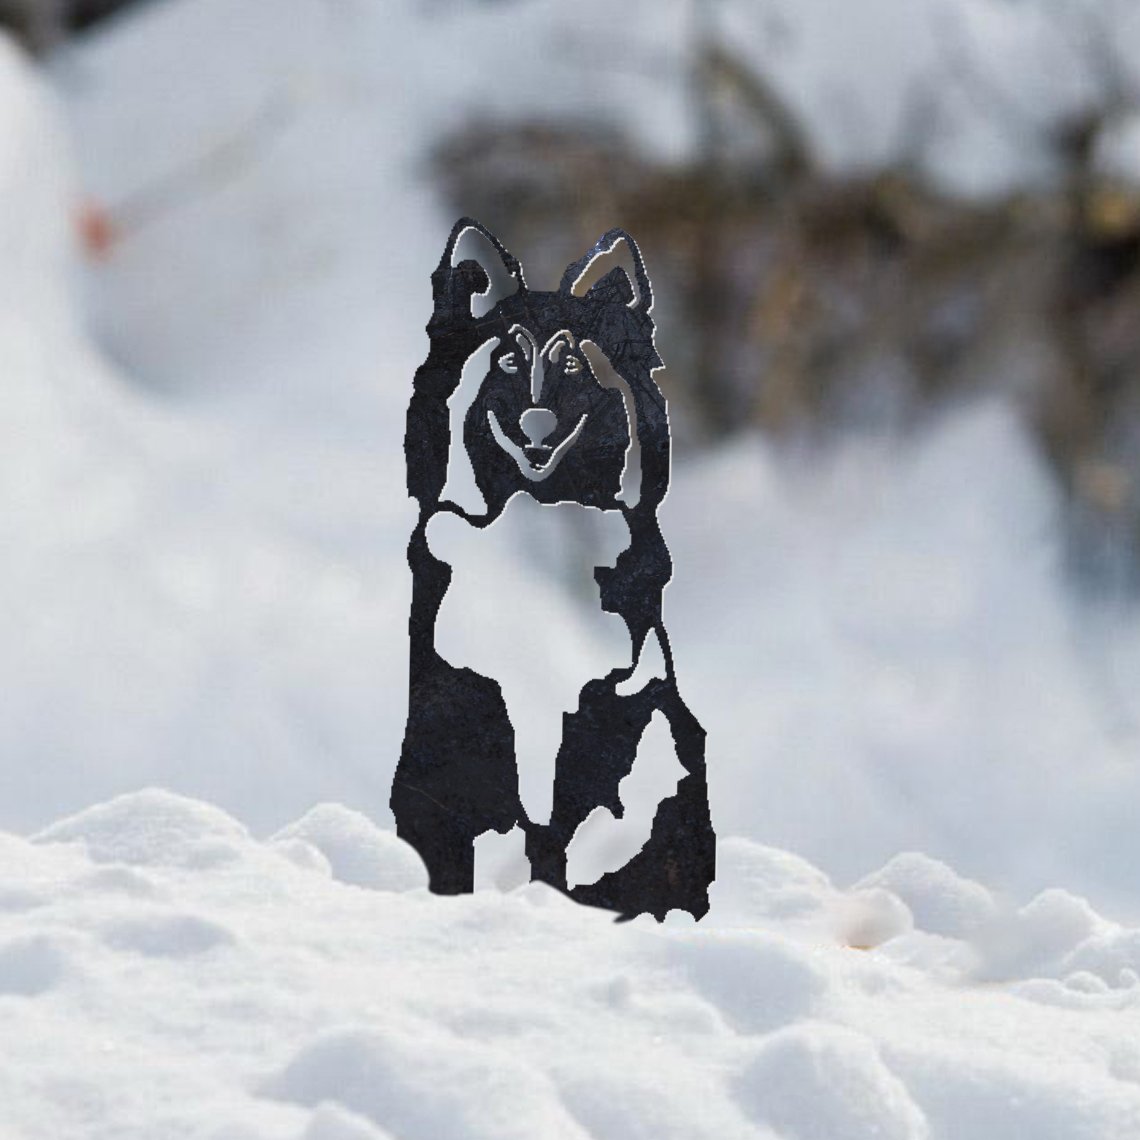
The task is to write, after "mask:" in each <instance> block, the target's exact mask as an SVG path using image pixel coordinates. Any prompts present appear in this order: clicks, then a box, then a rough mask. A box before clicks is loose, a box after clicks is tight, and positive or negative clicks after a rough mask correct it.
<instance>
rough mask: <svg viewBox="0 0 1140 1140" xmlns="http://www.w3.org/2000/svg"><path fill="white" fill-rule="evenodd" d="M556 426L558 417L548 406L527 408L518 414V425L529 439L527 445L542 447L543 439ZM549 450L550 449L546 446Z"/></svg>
mask: <svg viewBox="0 0 1140 1140" xmlns="http://www.w3.org/2000/svg"><path fill="white" fill-rule="evenodd" d="M557 426H558V417H557V416H556V415H555V414H554V413H553V412H552V411H551V410H550V409H549V408H527V410H526V411H525V412H523V414H522V415H521V416H519V427H520V428H521V429H522V433H523V435H525V436H526V437H527V439H529V440H530V443H529V444H528V445H527V446H528V447H543V446H544V444H543V442H542V441H543V440H544V439H546V437H547V436H548V435H550V433H551V432H552V431H553V430H554V429H555V428H556V427H557ZM547 450H548V451H549V450H550V449H549V448H547Z"/></svg>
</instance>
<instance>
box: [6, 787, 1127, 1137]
mask: <svg viewBox="0 0 1140 1140" xmlns="http://www.w3.org/2000/svg"><path fill="white" fill-rule="evenodd" d="M0 853H2V857H3V859H4V865H5V867H6V868H7V869H8V870H7V871H6V874H5V880H4V883H3V885H2V890H0V1012H2V1015H3V1019H4V1024H5V1034H4V1038H3V1045H2V1046H0V1049H2V1052H3V1056H4V1064H3V1066H2V1067H0V1105H2V1108H0V1121H3V1123H4V1128H3V1135H4V1136H5V1137H13V1140H41V1138H42V1140H60V1138H61V1137H83V1138H85V1140H102V1138H104V1137H105V1138H107V1140H135V1138H138V1140H143V1138H146V1140H153V1138H155V1137H162V1138H164V1140H166V1138H175V1137H179V1138H181V1137H202V1138H210V1140H221V1138H226V1140H239V1138H240V1140H277V1138H282V1140H285V1138H289V1140H293V1138H298V1140H300V1138H303V1140H376V1138H378V1137H398V1138H400V1140H443V1138H446V1140H467V1138H470V1140H508V1138H514V1137H517V1138H518V1140H534V1138H535V1137H543V1138H547V1137H549V1138H551V1140H561V1138H567V1140H571V1138H573V1140H586V1138H589V1137H592V1138H594V1140H637V1138H642V1137H644V1138H645V1140H650V1138H652V1140H670V1138H676V1140H698V1138H703V1137H707V1138H708V1140H734V1138H737V1137H739V1138H741V1140H744V1138H750V1140H776V1138H782V1140H928V1138H929V1140H962V1138H970V1140H990V1138H993V1137H1005V1136H1010V1137H1013V1136H1018V1137H1020V1136H1025V1137H1033V1140H1077V1138H1088V1140H1129V1138H1132V1137H1135V1136H1136V1135H1137V1134H1138V1133H1140V1045H1138V1042H1140V980H1138V976H1137V969H1140V936H1138V934H1137V932H1135V931H1131V932H1130V931H1125V930H1121V929H1119V928H1117V927H1115V926H1113V925H1111V924H1109V923H1106V922H1104V921H1102V920H1100V919H1098V918H1097V917H1096V916H1095V915H1094V914H1093V913H1092V912H1091V911H1090V910H1089V909H1088V907H1087V906H1086V905H1085V904H1084V903H1082V902H1081V901H1080V900H1078V899H1075V898H1073V897H1072V896H1070V895H1066V894H1065V893H1064V892H1062V891H1052V892H1048V893H1046V894H1043V895H1042V896H1040V897H1039V898H1037V899H1035V900H1034V901H1033V902H1032V903H1031V904H1030V905H1029V906H1027V907H1025V908H1023V909H1022V910H1021V911H1019V912H1017V913H1003V912H1001V911H1000V909H999V908H998V906H997V905H996V904H995V902H994V900H993V899H992V897H991V896H990V894H989V893H988V892H987V891H986V890H985V889H984V888H983V887H981V886H979V885H978V884H976V883H970V882H968V881H965V880H962V879H958V878H956V877H955V876H954V874H953V873H952V872H951V871H950V870H949V869H948V868H946V867H945V866H943V865H941V864H938V863H935V862H933V861H931V860H927V859H924V858H922V857H920V856H912V857H908V858H905V859H901V860H897V861H895V862H893V863H892V864H890V865H888V866H887V867H886V868H884V870H883V871H881V872H880V873H878V874H877V875H876V876H873V877H872V879H871V880H870V881H869V882H868V883H867V884H866V885H865V886H863V887H862V889H859V890H856V891H850V892H845V893H844V892H838V891H836V890H835V889H833V888H832V887H831V885H830V884H829V883H828V881H827V879H826V877H825V876H823V875H822V874H821V873H820V872H819V871H817V870H816V869H815V868H814V867H812V866H811V865H810V864H808V863H805V862H803V861H802V860H800V859H798V858H796V857H795V856H793V855H789V854H786V853H784V852H780V851H776V850H774V849H771V848H765V847H761V846H759V845H757V844H753V843H750V842H749V841H747V840H742V839H737V840H728V841H726V842H724V843H722V845H721V850H720V865H721V875H720V879H719V881H718V883H717V886H716V889H715V901H714V909H713V913H712V914H711V915H710V917H709V918H708V919H707V920H706V921H705V922H704V923H702V924H701V926H700V928H695V927H693V926H692V925H691V924H690V925H688V926H686V925H684V924H680V925H678V926H675V927H674V926H666V927H665V928H658V927H657V926H656V924H654V923H653V922H652V921H651V920H647V921H646V923H645V925H642V924H641V922H640V920H639V921H638V922H636V923H634V924H632V925H626V926H615V925H614V924H613V923H611V922H610V921H609V920H608V918H607V916H606V915H604V914H603V913H601V912H597V911H590V910H587V909H585V908H580V907H577V906H575V905H574V904H572V903H570V902H569V901H568V900H565V899H564V898H562V896H560V895H558V894H556V893H555V892H552V891H550V890H549V889H548V888H545V887H538V886H528V887H524V888H522V889H520V890H519V891H517V892H514V893H512V894H501V893H499V892H495V891H483V892H478V893H476V894H475V895H472V896H469V897H467V898H460V899H440V898H437V897H435V896H432V895H430V894H429V893H428V892H427V891H426V890H425V889H424V887H423V879H424V875H423V869H422V866H420V865H419V863H418V860H417V859H416V857H415V855H414V854H413V853H411V852H410V850H409V849H408V848H406V847H404V846H403V845H402V844H401V843H400V842H399V841H398V840H396V839H395V838H394V837H393V836H392V835H391V834H390V833H388V832H384V831H380V830H377V829H376V828H375V827H373V825H371V824H370V823H369V822H368V821H367V820H366V819H364V817H362V816H360V815H357V814H355V813H352V812H349V811H347V810H346V809H344V808H340V807H334V806H326V807H323V808H319V809H316V810H314V811H313V812H311V813H309V814H308V815H306V816H305V817H304V818H303V819H301V820H299V821H298V822H297V823H296V824H293V825H291V826H290V827H287V828H286V829H284V830H283V831H282V832H281V833H280V834H279V835H277V836H274V837H272V838H270V839H269V840H268V841H266V842H257V841H255V840H254V839H252V838H251V837H250V836H249V834H248V833H247V832H246V830H245V829H244V828H243V827H242V826H241V825H240V824H239V823H237V822H236V821H235V820H234V819H232V818H231V817H229V816H227V815H225V814H223V813H222V812H220V811H218V810H217V809H216V808H212V807H208V806H207V805H205V804H202V803H199V802H196V801H192V800H187V799H181V798H178V797H175V796H172V795H170V794H169V793H164V792H143V793H138V794H135V795H132V796H125V797H122V798H120V799H116V800H114V801H112V802H110V803H107V804H103V805H100V806H99V807H95V808H92V809H89V810H88V811H86V812H83V813H81V814H80V815H78V816H74V817H71V818H69V819H65V820H62V821H60V822H59V823H57V824H54V825H53V826H52V827H50V828H48V829H47V830H46V831H44V832H42V833H41V834H40V835H38V836H34V837H32V839H31V840H30V841H28V840H23V839H18V838H15V837H6V838H4V839H3V842H2V843H0ZM887 888H891V889H892V890H891V891H888V889H887ZM892 892H897V894H896V893H892ZM902 899H905V900H906V902H907V903H909V908H908V906H907V905H906V904H904V902H903V901H901V900H902ZM912 915H913V920H912ZM887 940H889V941H887ZM884 941H885V942H886V944H885V945H883V946H881V948H880V949H879V950H871V951H868V950H867V948H868V947H874V946H877V945H879V944H880V943H883V942H884ZM857 947H859V948H862V949H859V948H857ZM1011 979H1014V980H1011ZM1028 979H1032V980H1028Z"/></svg>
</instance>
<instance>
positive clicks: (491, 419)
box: [487, 409, 589, 483]
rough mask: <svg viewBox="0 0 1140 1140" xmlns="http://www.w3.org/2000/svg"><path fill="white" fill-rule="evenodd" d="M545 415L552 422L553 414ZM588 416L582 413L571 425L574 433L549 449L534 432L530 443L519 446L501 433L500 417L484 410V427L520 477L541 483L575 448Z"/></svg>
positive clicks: (530, 434) (524, 426) (524, 425)
mask: <svg viewBox="0 0 1140 1140" xmlns="http://www.w3.org/2000/svg"><path fill="white" fill-rule="evenodd" d="M532 411H545V409H532ZM547 414H548V415H550V416H551V418H552V419H553V413H547ZM588 416H589V413H587V412H583V413H582V415H581V417H580V418H579V420H578V422H577V423H576V424H575V425H574V430H573V431H571V432H570V434H569V435H567V436H566V438H565V439H564V440H563V441H562V442H561V443H560V444H558V446H557V447H554V448H551V447H550V446H549V444H546V443H543V442H541V439H540V438H538V437H537V433H533V434H532V433H531V432H527V434H528V436H529V438H530V442H529V443H528V444H526V445H525V446H523V447H520V446H519V445H518V444H517V443H515V441H514V440H513V439H511V438H510V437H509V436H508V435H507V433H506V432H505V431H503V428H502V425H501V424H500V423H499V417H498V416H497V415H495V413H494V411H492V410H490V409H488V411H487V424H488V426H489V427H490V429H491V435H492V437H493V438H494V440H495V442H496V443H497V444H498V445H499V446H500V447H501V448H502V449H503V450H504V451H505V452H506V453H507V454H508V455H509V456H510V457H511V458H512V459H513V460H514V461H515V464H516V466H517V467H518V469H519V472H520V474H521V475H522V476H523V477H524V478H525V479H529V480H531V482H534V483H541V482H542V481H543V480H544V479H547V478H549V477H550V476H551V475H553V474H554V471H555V469H556V468H557V466H558V464H559V463H561V462H562V457H563V456H564V455H565V454H566V453H567V452H568V451H569V450H570V448H571V447H573V446H574V443H575V442H576V441H577V439H578V436H580V435H581V434H582V428H583V427H585V425H586V420H587V418H588ZM555 422H557V421H555ZM523 429H524V431H526V430H527V429H526V422H525V418H524V420H523ZM532 456H533V458H532Z"/></svg>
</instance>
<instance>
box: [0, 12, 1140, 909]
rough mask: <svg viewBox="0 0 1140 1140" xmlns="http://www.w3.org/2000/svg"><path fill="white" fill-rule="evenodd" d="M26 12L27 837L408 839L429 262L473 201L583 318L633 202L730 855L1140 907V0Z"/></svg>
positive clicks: (17, 611) (19, 181) (9, 492)
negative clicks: (137, 810) (604, 248)
mask: <svg viewBox="0 0 1140 1140" xmlns="http://www.w3.org/2000/svg"><path fill="white" fill-rule="evenodd" d="M0 20H2V21H3V23H4V25H5V26H6V28H7V32H8V35H7V37H6V39H5V42H4V43H3V44H2V45H0V203H3V209H2V210H0V385H3V390H4V391H5V392H6V393H7V399H5V401H4V419H3V421H2V422H3V427H2V428H0V431H2V433H3V434H2V439H3V446H2V447H0V531H2V532H3V536H4V556H3V557H4V562H3V565H0V631H2V633H3V637H2V638H0V827H6V828H9V829H12V830H17V831H30V830H34V829H36V828H38V827H41V826H43V825H44V824H46V823H47V822H49V821H50V820H52V819H54V818H56V817H57V816H59V815H60V814H62V813H65V812H68V811H73V810H76V809H78V808H80V807H82V806H86V805H87V804H90V803H91V802H94V801H95V800H98V799H101V798H106V797H107V796H110V795H114V794H117V793H118V792H122V791H126V790H129V789H133V788H137V787H139V786H143V785H146V784H160V785H163V786H166V787H171V788H174V789H175V790H177V791H182V792H185V793H186V794H190V795H195V796H200V797H202V798H206V799H209V800H211V801H213V802H216V803H218V804H220V805H221V806H223V807H225V808H226V809H227V810H230V811H232V812H234V813H235V814H236V815H238V817H239V818H240V819H242V820H243V821H244V822H246V823H247V824H248V825H249V826H250V827H251V828H253V829H254V830H255V831H258V832H262V831H265V830H268V829H271V828H274V827H276V826H279V825H281V824H283V823H284V822H286V821H287V820H289V819H291V818H293V817H295V816H296V815H298V814H300V812H302V811H304V810H305V809H306V808H307V807H309V806H311V804H312V803H314V802H316V801H317V800H320V799H335V800H339V801H341V802H344V803H347V804H349V805H350V806H352V807H356V808H359V809H361V810H363V811H366V812H368V813H369V814H370V815H372V816H373V817H374V818H377V819H379V820H381V821H388V820H390V815H389V812H388V808H387V799H388V792H389V784H390V780H391V773H392V769H393V767H394V765H395V761H396V758H397V756H398V752H399V745H400V740H401V737H402V733H403V723H404V717H405V715H406V701H407V681H406V651H407V633H406V621H407V617H406V615H407V606H408V599H409V593H410V576H409V573H408V571H407V567H406V563H405V560H404V551H405V546H406V542H407V537H408V534H409V532H410V529H411V526H412V519H413V518H414V512H413V511H412V510H411V507H410V505H409V503H408V500H407V498H406V495H405V491H404V486H403V477H404V473H403V452H402V437H403V416H404V409H405V406H406V402H407V399H408V396H409V394H410V390H411V377H412V374H413V372H414V370H415V368H416V366H417V364H418V363H419V362H420V361H421V360H422V358H423V356H424V354H425V352H426V347H427V340H426V336H425V335H424V333H423V328H424V325H425V324H426V322H427V319H428V317H429V316H430V309H431V291H430V282H429V275H430V272H431V271H432V269H434V267H435V265H436V264H437V262H438V260H439V257H440V254H441V252H442V249H443V244H444V241H445V239H446V236H447V234H448V232H449V230H450V227H451V225H452V224H453V222H454V220H455V219H456V218H457V217H459V216H460V215H463V214H468V215H472V216H474V217H476V218H478V219H479V220H480V221H482V222H483V223H484V224H485V225H487V226H488V227H490V228H491V229H492V230H494V231H495V232H496V233H497V234H498V235H499V236H500V238H501V239H502V240H503V241H504V242H505V244H506V245H507V246H508V248H510V249H511V250H512V252H514V253H515V254H516V255H517V256H518V257H519V258H520V259H521V261H522V262H523V265H524V268H525V270H526V274H527V278H528V281H529V282H530V283H531V284H532V285H533V286H534V287H537V288H551V287H553V286H554V284H555V283H556V282H557V281H558V279H559V277H560V276H561V272H562V269H563V268H564V267H565V266H566V265H567V264H568V263H569V262H571V261H573V260H575V259H577V258H578V257H579V256H581V254H582V253H583V252H584V251H585V250H586V249H588V248H589V247H590V246H591V245H592V244H593V242H594V240H596V238H597V237H598V236H599V235H600V234H601V233H602V232H604V231H605V230H606V229H609V228H610V227H612V226H623V227H625V228H626V229H627V230H629V231H630V232H631V233H632V234H633V235H634V237H635V238H636V239H637V241H638V242H639V244H640V246H641V248H642V251H643V253H644V255H645V259H646V262H647V265H648V267H649V271H650V274H651V276H652V278H653V281H654V286H655V296H656V301H655V316H656V318H657V323H658V344H659V347H660V348H661V351H662V354H663V356H664V358H665V361H666V364H667V368H666V371H665V372H664V373H663V374H661V376H660V380H661V383H662V387H663V388H664V390H665V391H666V394H667V396H668V398H669V401H670V409H671V418H672V424H673V430H674V483H673V490H672V491H671V493H670V497H669V499H668V500H667V502H666V504H665V507H664V508H663V526H664V531H665V535H666V539H667V541H668V542H669V544H670V547H671V549H672V550H673V553H674V559H675V566H676V570H675V577H674V581H673V583H672V584H671V585H670V587H669V590H668V592H667V599H666V622H667V625H668V628H669V630H670V634H671V637H672V639H673V642H674V651H675V653H676V656H677V661H678V668H679V678H680V683H681V689H682V693H683V694H684V695H685V696H686V699H687V700H688V702H689V704H690V705H691V707H692V708H693V709H694V711H695V712H696V713H697V715H698V716H699V718H700V719H701V720H702V722H703V723H704V724H705V726H706V728H707V729H708V732H709V764H710V781H711V787H712V796H713V811H714V823H715V824H716V826H717V829H718V831H719V832H720V833H721V834H722V835H732V834H742V835H748V836H750V837H752V838H754V839H756V840H758V841H760V842H764V843H769V844H772V845H774V846H780V847H786V848H789V849H791V850H794V851H796V852H798V853H800V854H803V855H805V856H806V857H808V858H810V859H812V860H813V861H815V862H816V863H818V864H819V865H820V866H821V867H822V868H823V869H824V870H826V871H828V872H829V873H831V874H832V875H834V876H835V877H836V878H837V880H839V881H840V882H844V883H846V882H850V881H853V880H855V879H857V878H858V877H859V876H861V875H863V874H865V873H867V872H869V871H871V870H872V869H873V868H875V867H876V866H878V865H879V864H881V863H882V862H883V861H885V860H886V859H887V858H889V857H890V856H891V855H892V854H894V853H895V852H897V851H899V850H906V849H919V850H923V851H925V852H927V853H928V854H930V855H933V856H935V857H938V858H942V859H945V860H947V861H949V862H951V863H953V864H954V865H955V866H956V867H957V868H958V869H959V870H960V871H961V872H963V873H965V874H969V875H974V876H976V877H980V878H984V879H985V880H986V881H987V882H988V883H989V884H991V885H994V886H998V887H1003V888H1005V889H1007V890H1009V891H1011V892H1014V893H1022V892H1029V891H1033V890H1036V889H1039V888H1040V887H1042V886H1046V885H1049V884H1051V883H1061V884H1063V885H1065V886H1067V887H1070V888H1072V889H1075V890H1080V891H1084V892H1086V893H1088V894H1089V895H1090V897H1092V898H1093V899H1094V901H1095V902H1097V904H1098V905H1100V906H1101V907H1108V908H1110V909H1113V908H1114V913H1116V914H1117V915H1119V916H1121V917H1132V918H1136V917H1138V916H1140V879H1138V876H1137V873H1136V868H1137V866H1138V856H1140V838H1138V837H1137V829H1136V828H1135V825H1134V820H1135V817H1136V812H1137V809H1138V808H1140V610H1138V609H1137V600H1138V596H1140V319H1138V318H1140V9H1138V8H1137V7H1136V6H1135V5H1133V4H1130V3H1127V2H1126V0H905V2H904V0H858V2H856V3H849V4H845V5H836V4H834V3H833V2H830V0H794V2H793V0H654V2H653V3H649V2H646V0H628V2H627V3H625V4H623V5H622V6H621V7H620V8H619V7H616V6H615V5H613V4H612V3H603V2H601V0H581V2H580V3H577V4H575V5H573V6H570V5H565V4H558V3H556V2H554V0H494V2H492V0H482V2H479V0H468V2H461V0H275V2H274V3H272V4H270V3H268V2H266V0H146V2H136V3H122V2H116V0H0ZM542 561H543V560H542V559H537V560H535V561H534V563H533V564H530V565H521V564H512V565H502V566H495V567H489V568H488V572H489V573H490V572H493V573H496V574H499V575H504V576H508V578H510V579H511V580H514V581H515V586H516V588H517V589H518V590H520V591H526V590H528V589H532V588H535V587H534V586H533V582H534V581H535V580H536V579H537V578H538V577H540V576H541V575H542V574H543V573H546V572H549V571H550V566H549V565H545V564H543V565H540V563H542ZM549 561H550V560H549V559H548V560H546V562H547V563H549ZM589 604H590V603H589V601H588V600H587V601H586V602H585V603H584V602H583V600H582V599H579V598H576V597H575V596H573V594H572V592H570V591H569V590H568V589H567V590H565V591H563V593H562V595H561V596H559V598H558V600H557V604H551V606H550V617H549V629H548V630H546V631H543V635H542V638H541V641H542V643H543V646H544V651H545V653H546V659H545V663H544V668H545V669H546V671H547V674H548V676H552V674H553V673H556V672H557V670H558V669H559V668H560V667H561V665H560V659H559V653H558V646H559V645H560V643H562V642H563V641H564V639H565V638H566V637H567V636H568V631H574V636H579V635H580V636H588V622H587V620H586V618H587V615H586V613H585V612H584V609H583V606H584V605H585V606H586V607H587V608H588V605H589ZM542 683H543V679H542V677H541V676H537V677H536V680H535V684H536V685H541V684H542ZM553 683H554V681H553V680H551V684H553Z"/></svg>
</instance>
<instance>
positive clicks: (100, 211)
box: [75, 198, 118, 261]
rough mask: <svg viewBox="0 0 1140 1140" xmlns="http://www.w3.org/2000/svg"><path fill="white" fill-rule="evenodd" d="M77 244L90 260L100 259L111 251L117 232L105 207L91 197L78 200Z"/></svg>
mask: <svg viewBox="0 0 1140 1140" xmlns="http://www.w3.org/2000/svg"><path fill="white" fill-rule="evenodd" d="M75 226H76V229H77V231H78V235H79V244H80V246H82V248H83V252H84V253H85V254H86V255H87V256H88V257H89V258H90V259H91V260H92V261H102V260H103V259H104V258H105V257H107V256H108V255H109V254H110V252H111V247H112V246H113V245H114V244H115V241H116V240H117V238H118V234H117V232H116V229H115V223H114V221H113V220H112V219H111V215H110V213H109V212H108V211H107V209H106V208H105V207H103V206H102V205H100V204H99V203H98V202H96V201H95V200H94V199H93V198H88V199H85V200H84V201H82V202H80V204H79V208H78V210H77V211H76V215H75Z"/></svg>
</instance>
